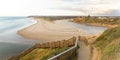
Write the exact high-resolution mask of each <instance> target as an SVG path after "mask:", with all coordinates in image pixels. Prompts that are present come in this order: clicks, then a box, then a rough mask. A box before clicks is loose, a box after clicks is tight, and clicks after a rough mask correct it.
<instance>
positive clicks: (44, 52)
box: [20, 48, 67, 60]
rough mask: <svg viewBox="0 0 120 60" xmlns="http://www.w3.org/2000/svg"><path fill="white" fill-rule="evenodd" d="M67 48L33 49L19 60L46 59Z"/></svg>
mask: <svg viewBox="0 0 120 60" xmlns="http://www.w3.org/2000/svg"><path fill="white" fill-rule="evenodd" d="M66 49H67V48H61V49H59V48H56V49H41V48H37V49H34V50H33V51H32V52H30V53H29V54H27V55H25V56H24V57H22V58H21V59H20V60H47V59H48V58H50V57H52V56H54V55H56V54H58V53H60V52H62V51H64V50H66Z"/></svg>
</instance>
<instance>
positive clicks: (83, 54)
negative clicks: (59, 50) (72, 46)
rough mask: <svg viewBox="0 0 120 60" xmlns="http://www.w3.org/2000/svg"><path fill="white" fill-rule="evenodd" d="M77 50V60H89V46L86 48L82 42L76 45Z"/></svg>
mask: <svg viewBox="0 0 120 60" xmlns="http://www.w3.org/2000/svg"><path fill="white" fill-rule="evenodd" d="M78 45H79V47H80V48H79V49H78V60H89V59H90V57H91V56H90V55H91V54H90V48H89V46H86V45H85V43H84V42H80V41H79V43H78Z"/></svg>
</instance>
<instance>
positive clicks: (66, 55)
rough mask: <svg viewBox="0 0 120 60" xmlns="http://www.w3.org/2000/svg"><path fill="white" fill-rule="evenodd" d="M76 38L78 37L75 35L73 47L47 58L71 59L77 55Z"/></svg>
mask: <svg viewBox="0 0 120 60" xmlns="http://www.w3.org/2000/svg"><path fill="white" fill-rule="evenodd" d="M78 40H79V38H78V37H77V38H76V42H75V45H74V46H73V47H71V48H69V49H67V50H65V51H63V52H61V53H60V54H58V55H55V56H53V57H51V58H49V59H48V60H72V59H73V58H75V57H77V49H78Z"/></svg>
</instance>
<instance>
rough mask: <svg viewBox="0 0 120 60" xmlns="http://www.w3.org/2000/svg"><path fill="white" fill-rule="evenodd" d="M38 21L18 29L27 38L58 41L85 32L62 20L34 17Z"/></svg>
mask: <svg viewBox="0 0 120 60" xmlns="http://www.w3.org/2000/svg"><path fill="white" fill-rule="evenodd" d="M34 20H36V21H37V23H36V24H33V25H31V26H29V27H27V28H24V29H22V30H19V31H18V34H19V35H21V36H22V37H24V38H27V39H34V40H44V41H57V40H63V39H69V38H71V37H73V36H78V35H80V34H85V33H84V32H81V31H79V30H78V29H77V28H75V27H72V26H69V25H67V24H65V23H64V22H62V20H56V21H48V20H44V19H34Z"/></svg>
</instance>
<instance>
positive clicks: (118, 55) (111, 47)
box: [94, 27, 120, 60]
mask: <svg viewBox="0 0 120 60" xmlns="http://www.w3.org/2000/svg"><path fill="white" fill-rule="evenodd" d="M94 45H95V47H96V48H98V49H99V51H100V52H101V59H100V60H120V27H115V28H112V29H108V30H106V31H105V32H104V33H103V34H102V35H101V36H100V37H99V38H97V40H96V41H95V42H94Z"/></svg>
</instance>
